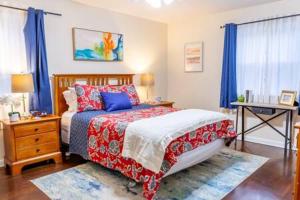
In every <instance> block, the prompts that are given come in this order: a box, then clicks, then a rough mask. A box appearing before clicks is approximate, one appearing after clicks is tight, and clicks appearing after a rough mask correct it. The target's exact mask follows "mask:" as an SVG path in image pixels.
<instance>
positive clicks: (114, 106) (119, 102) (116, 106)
mask: <svg viewBox="0 0 300 200" xmlns="http://www.w3.org/2000/svg"><path fill="white" fill-rule="evenodd" d="M100 95H101V97H102V101H103V103H104V108H105V110H106V111H107V112H111V111H115V110H125V109H131V108H132V104H131V102H130V99H129V97H128V95H127V94H126V93H125V92H120V93H113V92H100Z"/></svg>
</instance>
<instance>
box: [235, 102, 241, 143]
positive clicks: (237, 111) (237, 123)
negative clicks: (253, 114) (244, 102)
mask: <svg viewBox="0 0 300 200" xmlns="http://www.w3.org/2000/svg"><path fill="white" fill-rule="evenodd" d="M239 108H240V107H239V106H237V108H236V119H235V132H236V134H238V130H239V128H238V126H239ZM236 145H237V137H236V138H235V142H234V146H235V148H236Z"/></svg>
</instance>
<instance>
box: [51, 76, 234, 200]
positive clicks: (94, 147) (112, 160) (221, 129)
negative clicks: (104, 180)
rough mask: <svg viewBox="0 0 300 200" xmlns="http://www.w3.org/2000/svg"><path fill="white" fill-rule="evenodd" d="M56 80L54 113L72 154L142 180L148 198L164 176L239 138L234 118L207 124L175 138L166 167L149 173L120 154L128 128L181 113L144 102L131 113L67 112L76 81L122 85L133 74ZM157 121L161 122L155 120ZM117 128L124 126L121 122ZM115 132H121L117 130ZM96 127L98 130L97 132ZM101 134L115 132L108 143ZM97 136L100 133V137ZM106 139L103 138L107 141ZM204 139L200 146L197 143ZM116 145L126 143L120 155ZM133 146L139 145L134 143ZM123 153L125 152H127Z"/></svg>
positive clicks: (194, 162)
mask: <svg viewBox="0 0 300 200" xmlns="http://www.w3.org/2000/svg"><path fill="white" fill-rule="evenodd" d="M53 81H54V83H53V88H54V103H55V113H56V114H57V115H60V116H62V120H61V139H62V143H63V144H67V145H68V146H69V151H70V153H73V154H78V155H80V156H82V157H83V158H84V159H86V160H91V161H93V162H96V163H99V164H101V165H103V166H105V167H108V168H110V169H113V170H117V171H120V172H121V173H122V174H124V175H125V176H127V177H129V178H131V179H133V180H134V181H136V182H143V184H144V185H143V189H144V197H145V198H146V199H153V198H154V196H155V194H156V192H157V190H158V188H159V183H160V180H161V179H162V178H163V177H166V176H169V175H171V174H174V173H176V172H178V171H181V170H183V169H185V168H188V167H191V166H193V165H195V164H198V163H200V162H202V161H204V160H206V159H208V158H210V157H211V156H213V155H215V154H216V153H218V152H219V151H220V150H221V149H222V148H224V144H225V143H224V139H228V138H229V139H232V138H234V137H235V136H236V135H235V132H234V131H233V125H232V122H231V121H230V120H222V121H218V122H214V123H211V124H205V125H204V126H201V127H199V128H197V130H195V131H194V132H193V131H190V132H186V133H185V134H183V135H181V136H180V137H178V138H176V140H175V139H172V142H169V143H168V145H167V147H166V148H165V154H164V157H163V162H162V165H161V166H160V165H159V166H160V168H159V170H158V171H155V172H154V170H149V169H153V168H150V167H149V168H146V167H145V166H144V165H143V164H141V163H143V162H137V161H136V160H138V159H136V160H135V159H132V158H128V157H124V156H122V155H124V154H122V153H120V152H121V151H122V147H123V145H124V149H125V145H126V143H125V142H126V137H125V136H126V135H125V130H126V129H129V128H128V126H129V125H131V124H133V123H134V122H135V120H136V121H142V120H147V119H144V118H145V117H144V115H147V116H148V115H149V116H150V117H149V119H148V120H150V121H151V119H154V118H158V117H161V116H162V117H164V116H169V115H170V113H171V114H173V113H175V114H176V113H177V114H178V112H180V111H179V110H176V109H173V108H163V107H161V108H158V107H153V106H149V105H145V104H140V105H137V106H134V107H133V108H132V109H130V110H121V111H116V112H105V111H103V110H101V111H89V112H82V113H76V112H69V111H67V110H68V106H67V105H66V102H65V100H64V97H63V95H62V93H63V91H65V90H67V89H68V87H70V86H72V85H73V84H74V83H75V82H78V81H81V82H82V81H84V82H85V83H86V84H90V85H106V84H112V85H124V84H131V83H132V82H133V74H93V75H89V74H67V75H66V74H62V75H53ZM141 113H142V115H143V117H141V119H138V120H137V119H135V120H133V122H131V123H127V125H128V124H129V125H128V126H126V127H125V128H124V130H122V131H121V132H120V131H119V130H114V129H113V130H111V129H110V128H111V124H112V122H115V121H118V120H120V119H122V120H124V116H125V119H127V118H126V117H128V116H129V117H134V116H139V115H141ZM155 113H157V114H155ZM161 113H164V114H161ZM167 114H168V115H167ZM134 118H135V117H134ZM99 121H100V122H101V123H102V124H101V128H103V127H104V128H105V125H103V124H107V123H108V124H110V125H109V126H108V127H106V128H109V129H100V128H99V127H98V124H99ZM147 122H149V121H147ZM118 123H119V121H118ZM118 123H115V124H118ZM153 123H154V122H153ZM155 123H157V121H156V122H155ZM170 123H171V122H170ZM119 124H123V121H122V123H119ZM115 128H116V129H118V128H119V126H117V127H115ZM97 129H99V130H98V131H97ZM101 130H102V131H101ZM103 130H110V131H111V132H112V133H110V132H109V133H108V134H109V136H106V137H108V138H106V139H107V140H108V142H107V141H104V140H105V137H104V136H102V134H103V133H102V132H103ZM113 131H115V132H116V133H117V134H115V135H117V137H115V136H114V137H113V138H109V137H111V135H113ZM205 131H206V132H205ZM204 132H205V133H206V135H205V134H204ZM99 135H101V138H100V136H99ZM192 136H193V137H192ZM204 136H205V137H204ZM218 136H219V137H218ZM93 138H98V139H97V142H91V141H94V140H95V139H93ZM99 138H100V139H99ZM102 138H104V139H103V141H102ZM91 139H93V140H91ZM99 140H101V142H99ZM200 140H201V142H199V141H200ZM112 141H113V142H112ZM116 141H117V142H119V143H122V142H124V144H120V145H118V146H117V150H118V151H117V152H118V153H116V147H115V145H111V144H115V143H116ZM127 142H128V140H127ZM119 143H118V144H119ZM129 143H130V142H129ZM135 143H138V142H137V141H135ZM111 146H113V148H112V151H110V149H109V148H111ZM127 146H128V144H127ZM105 147H107V151H104V150H103V149H105ZM129 147H130V144H129ZM124 149H123V151H125V150H124ZM102 151H103V152H102ZM123 153H124V152H123ZM146 166H147V165H146Z"/></svg>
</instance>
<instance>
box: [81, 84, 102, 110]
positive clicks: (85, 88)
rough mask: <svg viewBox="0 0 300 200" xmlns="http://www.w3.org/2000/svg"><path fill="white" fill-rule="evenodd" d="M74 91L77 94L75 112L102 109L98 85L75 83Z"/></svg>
mask: <svg viewBox="0 0 300 200" xmlns="http://www.w3.org/2000/svg"><path fill="white" fill-rule="evenodd" d="M75 91H76V95H77V112H84V111H89V110H101V109H102V103H101V99H100V92H99V88H98V87H96V86H91V85H80V84H75Z"/></svg>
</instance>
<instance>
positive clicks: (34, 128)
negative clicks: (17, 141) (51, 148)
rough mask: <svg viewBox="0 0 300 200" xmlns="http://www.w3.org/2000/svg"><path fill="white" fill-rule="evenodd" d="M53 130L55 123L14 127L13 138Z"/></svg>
mask: <svg viewBox="0 0 300 200" xmlns="http://www.w3.org/2000/svg"><path fill="white" fill-rule="evenodd" d="M55 130H56V122H55V121H50V122H40V123H32V124H27V125H18V126H15V127H14V131H15V137H23V136H27V135H34V134H39V133H44V132H48V131H55Z"/></svg>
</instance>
